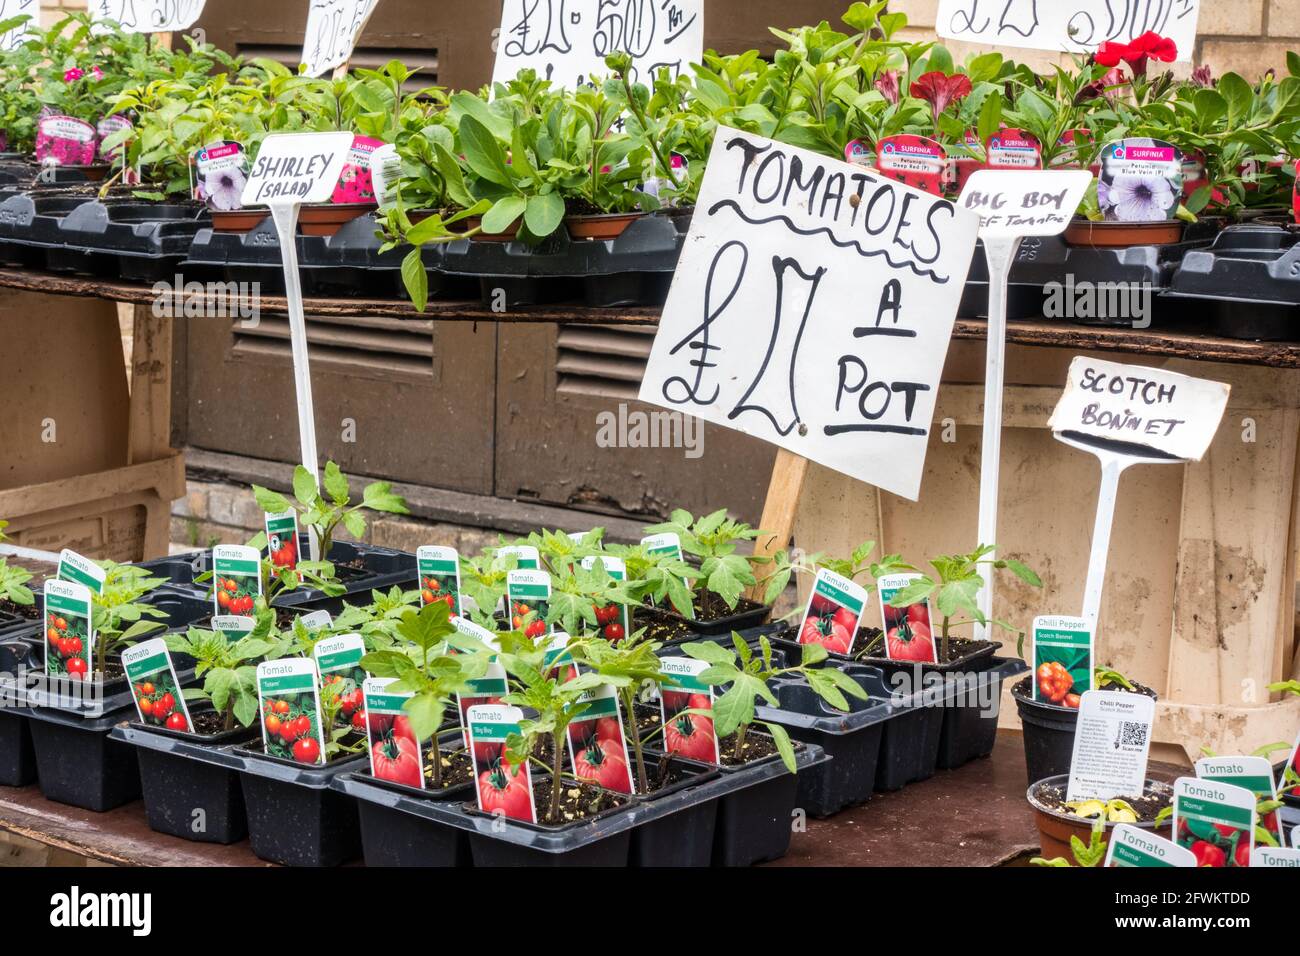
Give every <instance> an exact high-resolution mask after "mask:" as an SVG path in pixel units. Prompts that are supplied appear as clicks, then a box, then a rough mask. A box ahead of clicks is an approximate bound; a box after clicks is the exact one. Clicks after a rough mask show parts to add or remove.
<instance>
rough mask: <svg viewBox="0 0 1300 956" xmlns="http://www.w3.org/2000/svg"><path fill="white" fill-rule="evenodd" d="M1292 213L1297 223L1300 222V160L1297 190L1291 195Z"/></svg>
mask: <svg viewBox="0 0 1300 956" xmlns="http://www.w3.org/2000/svg"><path fill="white" fill-rule="evenodd" d="M1291 212H1292V214H1293V215H1294V216H1295V221H1296V222H1300V159H1297V160H1296V163H1295V189H1294V191H1293V192H1292V193H1291Z"/></svg>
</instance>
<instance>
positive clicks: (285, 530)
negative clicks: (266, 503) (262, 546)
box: [263, 510, 298, 571]
mask: <svg viewBox="0 0 1300 956" xmlns="http://www.w3.org/2000/svg"><path fill="white" fill-rule="evenodd" d="M263 524H264V526H265V528H266V556H267V557H268V558H269V559H270V561H271V566H272V567H273V568H274V569H275V570H276V571H280V570H281V569H284V570H288V571H292V570H293V569H294V568H296V567H298V513H297V512H296V511H292V510H290V511H282V512H280V513H279V514H267V515H266V517H265V518H264V520H263Z"/></svg>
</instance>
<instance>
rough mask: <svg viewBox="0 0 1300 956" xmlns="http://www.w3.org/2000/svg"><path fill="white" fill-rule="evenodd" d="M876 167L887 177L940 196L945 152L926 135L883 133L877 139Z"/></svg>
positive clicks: (944, 169) (944, 172)
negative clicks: (885, 134) (888, 134)
mask: <svg viewBox="0 0 1300 956" xmlns="http://www.w3.org/2000/svg"><path fill="white" fill-rule="evenodd" d="M876 169H878V170H880V172H881V173H882V174H883V175H884V176H885V178H886V179H892V180H894V181H895V182H900V183H902V184H903V185H904V186H912V187H913V188H915V189H922V190H925V191H926V192H928V193H932V194H934V195H935V196H941V195H943V181H944V176H945V174H946V172H947V169H948V153H947V151H945V150H944V148H943V147H942V146H940V145H939V144H938V143H937V142H935V141H934V140H932V139H929V138H928V137H925V136H914V135H912V134H910V133H905V134H902V135H899V136H886V137H884V138H883V139H881V140H880V141H879V142H878V143H876Z"/></svg>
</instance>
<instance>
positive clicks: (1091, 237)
mask: <svg viewBox="0 0 1300 956" xmlns="http://www.w3.org/2000/svg"><path fill="white" fill-rule="evenodd" d="M1186 225H1187V224H1186V223H1184V222H1181V221H1178V220H1175V221H1173V222H1092V221H1090V220H1087V219H1076V220H1075V221H1074V222H1072V223H1070V225H1069V227H1067V228H1066V230H1065V241H1066V243H1067V244H1068V245H1071V246H1091V247H1093V248H1094V249H1114V248H1118V247H1123V246H1167V245H1169V244H1171V243H1175V242H1181V241H1182V238H1183V229H1184V227H1185V226H1186Z"/></svg>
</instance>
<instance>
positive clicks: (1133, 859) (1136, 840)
mask: <svg viewBox="0 0 1300 956" xmlns="http://www.w3.org/2000/svg"><path fill="white" fill-rule="evenodd" d="M1105 865H1106V866H1110V867H1162V866H1186V867H1194V866H1196V857H1194V856H1192V853H1191V851H1190V850H1185V849H1183V848H1182V847H1181V846H1179V845H1178V844H1177V843H1174V842H1173V841H1172V840H1166V839H1165V838H1164V837H1162V836H1157V835H1156V834H1154V833H1152V832H1151V831H1150V830H1143V829H1142V828H1141V827H1135V826H1133V825H1131V824H1128V823H1121V824H1118V825H1117V826H1115V827H1113V828H1111V831H1110V846H1109V847H1108V848H1107V850H1106V863H1105Z"/></svg>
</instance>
